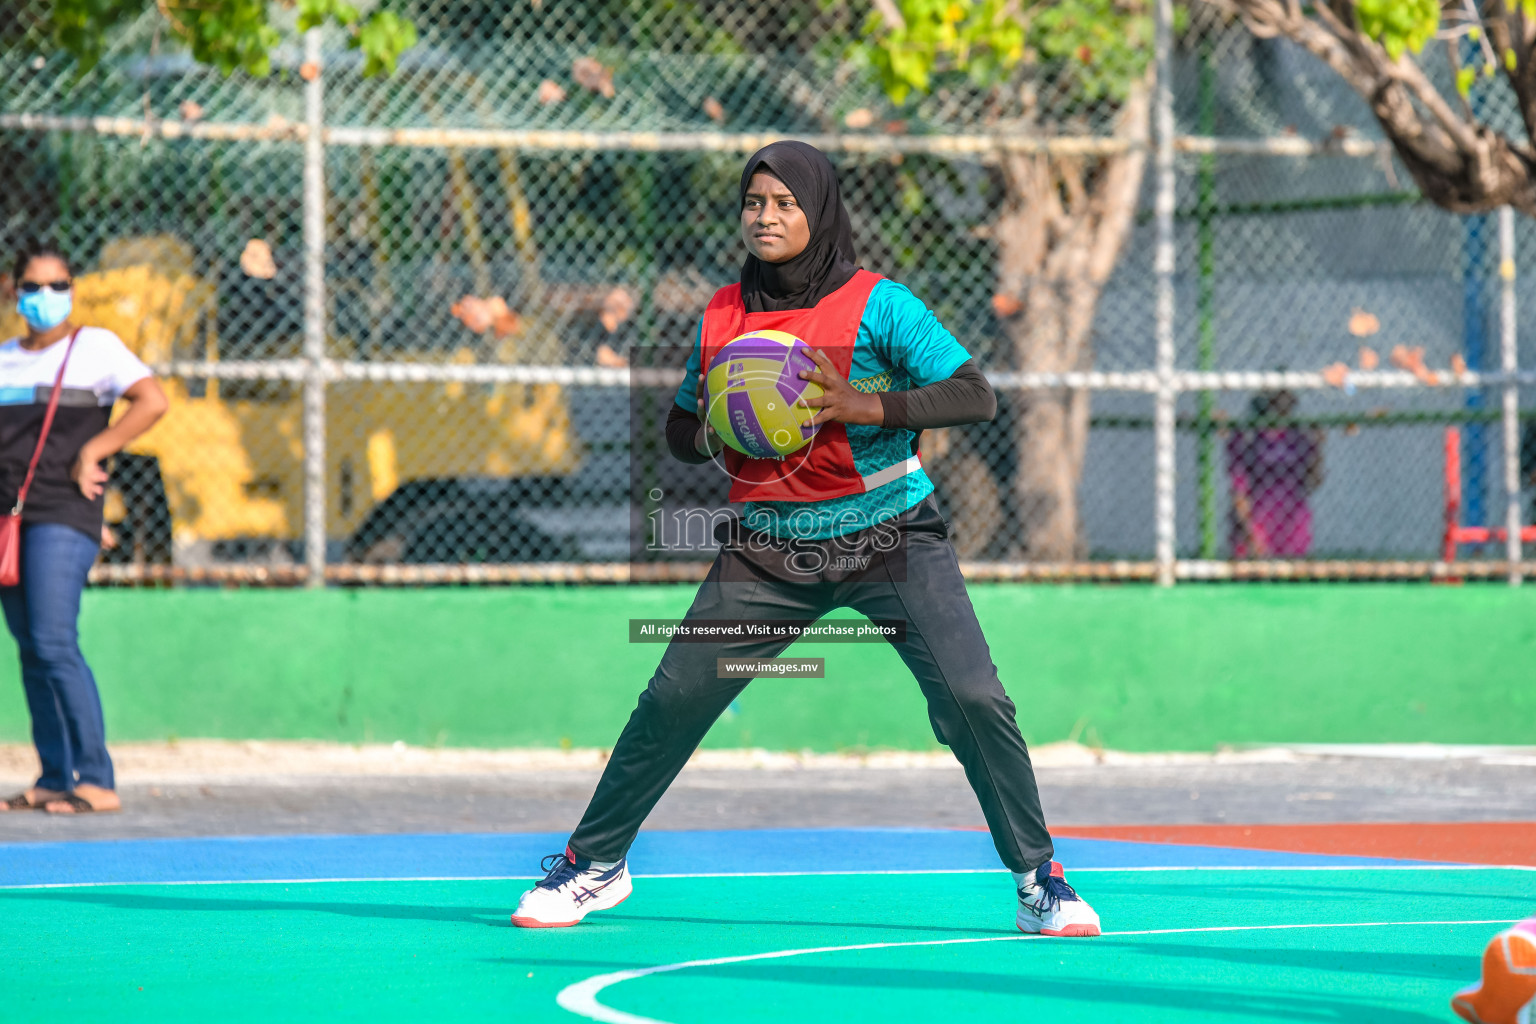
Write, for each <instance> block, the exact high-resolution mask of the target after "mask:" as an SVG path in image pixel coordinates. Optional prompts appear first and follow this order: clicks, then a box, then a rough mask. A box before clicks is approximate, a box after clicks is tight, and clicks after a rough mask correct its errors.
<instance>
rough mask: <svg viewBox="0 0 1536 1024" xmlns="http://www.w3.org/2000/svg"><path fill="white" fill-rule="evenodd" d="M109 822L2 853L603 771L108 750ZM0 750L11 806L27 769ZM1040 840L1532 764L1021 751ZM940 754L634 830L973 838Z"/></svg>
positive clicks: (1458, 812) (71, 821)
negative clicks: (920, 832)
mask: <svg viewBox="0 0 1536 1024" xmlns="http://www.w3.org/2000/svg"><path fill="white" fill-rule="evenodd" d="M116 756H117V761H118V766H119V773H120V783H119V792H120V793H121V795H122V798H123V803H124V811H123V813H121V814H113V815H99V816H90V815H87V816H80V817H69V816H62V815H49V814H43V813H39V812H22V813H10V814H0V842H25V841H56V840H68V839H116V838H129V837H134V838H138V837H153V836H194V835H260V834H268V835H270V834H277V833H290V834H292V833H362V834H366V833H388V832H498V831H507V832H562V831H566V830H568V829H570V828H571V827H572V826H573V825H574V824H575V823H576V821H577V819H578V818H579V817H580V815H581V812H582V808H583V807H584V806H585V804H586V801H587V798H588V797H589V796H590V795H591V793H592V789H593V786H594V785H595V784H596V782H597V778H598V775H599V774H600V772H601V765H602V754H601V753H600V752H597V751H572V752H564V753H562V752H560V751H539V752H527V751H522V752H519V751H430V750H422V749H419V748H401V747H399V746H396V747H374V748H352V747H327V746H322V745H319V744H283V743H248V744H235V743H218V742H214V741H198V742H186V743H182V744H180V745H173V746H167V745H163V744H162V745H139V746H128V747H124V748H121V749H119V750H117V752H116ZM30 758H31V754H30V751H29V750H28V749H27V748H21V747H0V786H3V787H4V789H3V794H0V795H9V794H10V793H11V792H14V791H16V790H18V789H20V788H22V787H24V786H25V785H26V784H27V783H28V782H29V781H30V779H31V773H32V772H33V771H34V770H35V769H34V767H33V765H32V763H31V760H30ZM1035 760H1036V765H1037V775H1038V779H1039V784H1040V790H1041V795H1042V798H1043V801H1044V805H1045V811H1046V816H1047V819H1048V820H1049V821H1050V822H1051V823H1052V824H1055V825H1141V824H1147V825H1152V824H1199V823H1232V824H1302V823H1327V822H1394V821H1396V822H1404V821H1407V822H1413V821H1422V822H1451V821H1532V820H1536V751H1532V750H1528V749H1508V748H1443V747H1423V746H1411V747H1397V748H1381V747H1369V748H1367V747H1361V748H1355V747H1328V748H1319V747H1291V748H1270V749H1265V750H1255V751H1240V752H1225V753H1218V754H1213V755H1212V754H1207V755H1198V754H1196V755H1188V754H1175V755H1142V754H1136V755H1131V754H1116V753H1114V752H1097V753H1096V752H1093V751H1088V750H1086V748H1082V747H1077V746H1075V745H1068V744H1050V745H1046V746H1044V747H1041V748H1039V749H1038V750H1037V751H1036V757H1035ZM982 823H983V822H982V817H981V812H980V810H979V809H978V807H977V804H976V799H975V797H974V796H973V795H972V794H971V792H970V788H969V786H968V785H967V784H966V780H965V776H964V774H963V773H962V772H961V771H960V769H959V768H958V766H956V765H955V764H954V762H953V759H952V758H950V757H949V755H948V754H947V753H944V752H939V753H937V754H932V755H929V754H913V755H900V754H896V755H873V756H870V757H864V758H860V757H850V756H835V755H829V756H821V757H815V756H807V757H799V756H792V755H768V754H763V753H761V752H739V753H738V752H723V751H717V752H705V753H704V754H702V755H700V756H699V757H698V758H696V760H695V762H694V763H693V764H691V765H690V766H689V767H688V768H687V769H685V770H684V772H683V774H682V775H681V776H680V777H679V778H678V780H677V782H676V783H675V784H674V785H673V787H672V789H671V790H670V791H669V792H668V793H667V795H666V796H665V797H664V798H663V799H662V801H661V803H660V804H659V805H658V806H657V808H656V810H655V812H654V813H653V814H652V816H651V818H650V820H649V822H648V827H649V828H655V829H697V828H710V829H719V828H775V827H817V826H840V827H850V826H928V827H945V826H979V825H981V824H982Z"/></svg>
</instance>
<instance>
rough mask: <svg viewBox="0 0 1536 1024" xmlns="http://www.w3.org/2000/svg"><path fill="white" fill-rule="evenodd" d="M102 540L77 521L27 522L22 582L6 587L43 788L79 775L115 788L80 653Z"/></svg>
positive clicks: (92, 683)
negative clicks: (83, 607) (89, 582)
mask: <svg viewBox="0 0 1536 1024" xmlns="http://www.w3.org/2000/svg"><path fill="white" fill-rule="evenodd" d="M97 547H98V544H97V542H96V540H95V539H93V538H91V537H87V536H86V535H85V534H83V533H81V532H80V531H79V530H77V529H75V528H74V527H72V526H64V525H62V524H59V523H30V524H28V523H23V524H22V527H21V583H20V584H19V585H17V586H14V587H0V605H3V606H4V607H5V624H6V625H7V626H8V627H10V630H11V636H13V637H15V638H16V646H17V647H18V648H20V651H21V683H22V686H23V687H25V689H26V691H27V708H28V710H29V711H31V713H32V742H33V743H35V744H36V745H37V756H38V758H39V759H40V760H41V761H42V763H43V774H42V775H41V776H40V777H39V778H38V780H37V785H38V787H39V788H41V789H52V790H59V791H64V792H69V791H72V790H73V789H74V788H75V780H76V779H77V778H78V779H79V781H80V782H84V783H89V784H90V785H93V786H101V787H102V788H103V789H115V788H116V787H115V785H114V780H113V777H112V758H111V757H109V756H108V755H107V736H106V725H105V723H103V721H102V717H101V695H100V694H99V693H97V692H96V677H95V676H93V675H91V667H90V666H89V665H87V664H86V663H85V655H83V654H81V653H80V642H79V637H78V633H77V631H76V628H75V626H76V622H77V621H78V620H79V618H80V592H81V591H82V590H84V589H85V581H86V576H87V575H88V574H89V573H90V571H91V563H93V562H95V561H96V549H97Z"/></svg>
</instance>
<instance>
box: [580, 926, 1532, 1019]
mask: <svg viewBox="0 0 1536 1024" xmlns="http://www.w3.org/2000/svg"><path fill="white" fill-rule="evenodd" d="M1518 920H1519V919H1518V918H1515V919H1511V920H1498V921H1360V922H1341V923H1336V924H1251V925H1242V924H1239V925H1218V926H1215V927H1209V928H1149V929H1146V930H1144V931H1133V932H1105V933H1104V935H1103V937H1104V938H1125V937H1128V936H1136V935H1193V934H1197V933H1203V932H1263V931H1286V930H1299V929H1303V928H1412V927H1426V926H1430V925H1463V924H1465V925H1471V924H1478V925H1483V924H1515V923H1517V921H1518ZM1042 938H1045V936H1041V935H999V936H988V937H986V938H977V939H932V940H928V941H922V942H863V943H859V944H858V945H853V946H814V947H811V948H808V949H780V950H774V951H772V952H769V953H748V954H746V955H745V956H721V957H714V958H711V959H709V960H686V961H683V962H682V963H676V964H662V965H661V966H659V967H642V968H639V969H637V970H631V971H614V972H613V973H611V974H599V975H595V976H594V977H591V978H587V979H585V980H584V981H578V982H576V983H575V984H574V985H567V986H566V987H565V988H563V989H561V990H560V994H559V995H558V996H556V997H555V1002H557V1003H559V1004H560V1006H561V1007H562V1008H564V1009H566V1010H569V1011H570V1012H572V1013H574V1014H578V1015H580V1016H582V1017H587V1018H589V1019H591V1020H596V1021H602V1022H603V1024H668V1022H667V1021H662V1020H657V1019H656V1018H654V1017H642V1016H640V1015H639V1014H634V1013H625V1012H624V1011H623V1010H615V1009H614V1008H613V1007H611V1006H605V1005H604V1004H603V1003H601V1002H599V1001H598V998H597V996H598V993H600V992H602V991H603V989H605V988H608V987H610V986H613V985H617V984H619V983H620V982H622V981H633V980H634V979H636V978H644V977H648V976H650V975H652V974H662V973H665V972H670V971H681V970H686V969H688V968H690V967H716V966H719V965H720V964H739V963H746V962H748V961H752V960H779V959H782V958H784V957H790V956H806V955H808V954H811V953H844V952H848V951H851V950H861V949H902V948H907V947H912V946H960V945H967V944H971V943H978V942H1021V941H1024V940H1026V939H1035V940H1038V939H1042ZM1066 941H1068V942H1073V943H1074V944H1075V943H1077V942H1080V941H1082V940H1076V939H1069V940H1066Z"/></svg>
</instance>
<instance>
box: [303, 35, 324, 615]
mask: <svg viewBox="0 0 1536 1024" xmlns="http://www.w3.org/2000/svg"><path fill="white" fill-rule="evenodd" d="M320 44H321V32H320V29H318V28H312V29H310V30H309V31H307V32H305V33H304V63H305V71H306V75H305V77H306V79H307V81H306V82H305V83H304V125H305V128H306V129H307V131H306V134H305V136H304V364H305V367H304V567H305V570H306V574H305V583H306V584H307V585H308V586H311V587H323V586H325V542H326V537H325V386H326V380H325V142H324V139H323V138H322V133H323V131H324V125H325V108H324V102H323V101H324V92H323V90H324V86H323V85H322V84H321V83H322V77H321V74H320V69H321V59H320V58H321V49H320Z"/></svg>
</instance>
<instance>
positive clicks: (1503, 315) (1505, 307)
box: [1499, 206, 1521, 587]
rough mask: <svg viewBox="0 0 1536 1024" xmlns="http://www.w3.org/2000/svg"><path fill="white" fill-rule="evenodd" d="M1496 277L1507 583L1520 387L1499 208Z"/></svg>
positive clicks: (1514, 540) (1510, 266) (1510, 252)
mask: <svg viewBox="0 0 1536 1024" xmlns="http://www.w3.org/2000/svg"><path fill="white" fill-rule="evenodd" d="M1499 278H1500V280H1501V281H1502V284H1503V295H1502V296H1501V302H1500V305H1499V328H1500V330H1499V349H1500V355H1501V360H1500V369H1502V370H1503V371H1504V372H1505V373H1506V374H1508V375H1509V377H1508V378H1507V379H1506V380H1505V381H1504V494H1505V500H1506V502H1507V505H1506V507H1505V509H1504V527H1505V529H1506V530H1507V531H1508V538H1507V540H1506V542H1505V555H1506V557H1507V558H1508V559H1509V585H1510V586H1512V587H1518V586H1519V585H1520V558H1521V552H1520V388H1519V385H1518V384H1516V383H1515V380H1514V374H1515V372H1516V370H1517V369H1518V368H1519V356H1518V352H1517V350H1516V347H1515V212H1514V210H1512V209H1510V208H1509V207H1508V206H1506V207H1503V208H1502V209H1500V210H1499Z"/></svg>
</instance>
